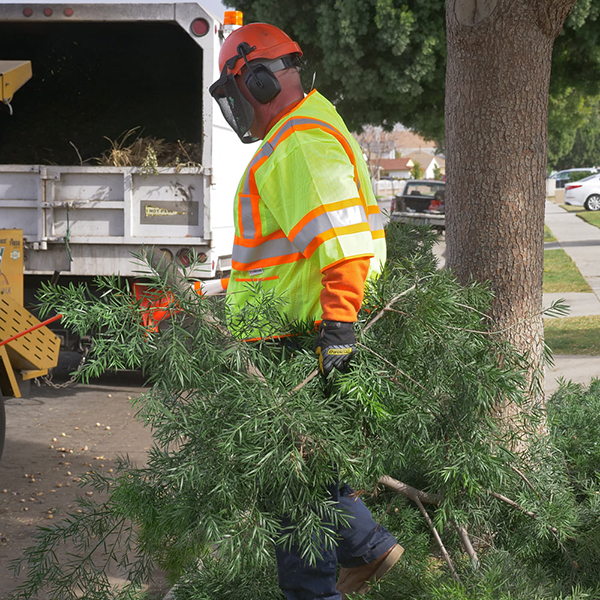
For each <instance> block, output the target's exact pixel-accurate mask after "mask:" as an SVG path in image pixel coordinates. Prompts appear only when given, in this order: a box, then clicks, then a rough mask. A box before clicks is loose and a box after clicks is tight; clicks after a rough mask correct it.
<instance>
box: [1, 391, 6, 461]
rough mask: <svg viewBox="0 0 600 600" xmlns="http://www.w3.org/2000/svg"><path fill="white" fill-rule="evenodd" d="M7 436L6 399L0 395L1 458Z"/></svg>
mask: <svg viewBox="0 0 600 600" xmlns="http://www.w3.org/2000/svg"><path fill="white" fill-rule="evenodd" d="M5 435H6V412H5V410H4V398H3V397H2V394H1V393H0V458H2V450H4V437H5Z"/></svg>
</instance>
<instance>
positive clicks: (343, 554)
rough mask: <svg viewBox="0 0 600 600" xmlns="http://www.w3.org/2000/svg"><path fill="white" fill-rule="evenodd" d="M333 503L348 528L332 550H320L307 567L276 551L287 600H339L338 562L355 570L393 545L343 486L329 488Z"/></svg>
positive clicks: (294, 556)
mask: <svg viewBox="0 0 600 600" xmlns="http://www.w3.org/2000/svg"><path fill="white" fill-rule="evenodd" d="M330 491H331V494H332V497H333V499H334V500H336V501H337V502H338V503H339V506H340V507H342V508H343V509H344V511H345V513H346V515H347V521H348V527H344V528H340V529H339V530H338V532H337V533H338V534H339V536H340V537H341V540H340V541H339V543H338V546H337V547H336V548H334V549H331V550H328V551H324V550H321V553H322V559H320V560H319V561H318V562H317V563H316V565H315V566H312V567H311V566H310V565H309V564H308V563H307V562H306V561H304V560H303V559H302V558H300V556H299V554H298V553H296V552H294V551H293V550H292V551H291V552H288V551H286V550H283V549H281V548H279V547H277V548H276V550H275V554H276V557H277V571H278V576H279V587H280V588H281V590H282V592H283V593H284V595H285V597H286V599H287V600H341V595H340V593H339V592H337V591H336V589H335V582H336V572H337V566H338V563H339V564H340V565H341V566H342V567H358V566H360V565H364V564H368V563H370V562H373V561H374V560H376V559H378V558H379V557H380V556H382V555H383V554H385V553H386V552H387V551H388V550H390V549H391V548H392V547H393V546H394V545H395V544H396V540H395V539H394V536H393V535H392V534H391V533H390V532H389V531H388V530H387V529H386V528H385V527H383V525H378V524H377V523H376V522H375V521H374V520H373V517H372V516H371V513H370V511H369V509H368V508H367V507H366V506H365V505H364V503H363V502H362V500H361V499H360V498H358V497H351V496H350V495H351V494H352V489H351V488H350V487H349V486H347V485H346V484H342V485H341V486H340V487H339V488H338V485H335V486H334V487H333V488H331V490H330Z"/></svg>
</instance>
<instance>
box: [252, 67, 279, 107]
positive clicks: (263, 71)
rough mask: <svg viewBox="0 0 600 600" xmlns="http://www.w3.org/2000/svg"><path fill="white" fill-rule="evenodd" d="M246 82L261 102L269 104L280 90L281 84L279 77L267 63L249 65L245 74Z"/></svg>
mask: <svg viewBox="0 0 600 600" xmlns="http://www.w3.org/2000/svg"><path fill="white" fill-rule="evenodd" d="M244 83H245V84H246V87H247V88H248V91H249V92H250V93H251V94H252V95H253V96H254V97H255V98H256V99H257V100H258V101H259V102H260V103H261V104H268V103H269V102H271V100H273V99H274V98H275V97H276V96H277V94H279V92H281V84H280V83H279V81H278V79H277V77H275V75H274V74H273V73H272V72H271V71H270V70H269V68H268V67H266V66H265V65H261V64H258V65H252V66H251V65H248V72H247V73H246V75H245V76H244Z"/></svg>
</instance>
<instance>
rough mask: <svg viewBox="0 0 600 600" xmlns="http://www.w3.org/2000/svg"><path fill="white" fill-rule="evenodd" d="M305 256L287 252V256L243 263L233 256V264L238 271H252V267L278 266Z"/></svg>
mask: <svg viewBox="0 0 600 600" xmlns="http://www.w3.org/2000/svg"><path fill="white" fill-rule="evenodd" d="M301 258H304V257H303V256H302V254H300V252H297V253H296V254H287V255H285V256H276V257H274V258H258V259H256V260H254V261H252V262H248V263H242V262H238V261H237V260H234V258H233V257H232V258H231V266H232V267H233V268H234V269H235V270H236V271H251V270H252V269H264V268H266V267H276V266H277V265H286V264H288V263H293V262H296V261H297V260H300V259H301Z"/></svg>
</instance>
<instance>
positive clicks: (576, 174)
mask: <svg viewBox="0 0 600 600" xmlns="http://www.w3.org/2000/svg"><path fill="white" fill-rule="evenodd" d="M596 173H598V169H596V167H583V168H581V169H565V170H564V171H559V172H558V173H553V174H552V175H550V177H549V179H554V180H556V189H557V190H561V189H563V188H565V187H566V186H567V185H569V182H570V181H571V180H572V179H574V180H575V181H578V180H580V179H583V178H584V177H588V176H590V175H595V174H596Z"/></svg>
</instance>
